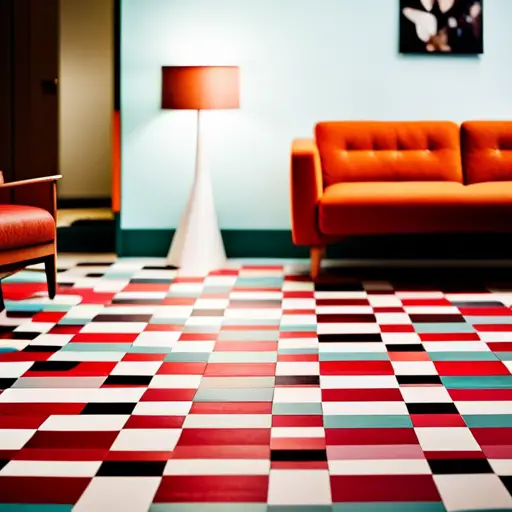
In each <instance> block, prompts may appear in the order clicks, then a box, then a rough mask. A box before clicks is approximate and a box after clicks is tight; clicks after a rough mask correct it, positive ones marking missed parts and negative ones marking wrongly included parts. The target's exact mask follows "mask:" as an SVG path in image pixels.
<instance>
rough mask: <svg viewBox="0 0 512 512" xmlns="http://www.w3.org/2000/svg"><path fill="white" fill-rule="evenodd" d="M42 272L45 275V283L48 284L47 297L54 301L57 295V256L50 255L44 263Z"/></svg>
mask: <svg viewBox="0 0 512 512" xmlns="http://www.w3.org/2000/svg"><path fill="white" fill-rule="evenodd" d="M44 271H45V273H46V282H47V284H48V296H49V297H50V299H54V298H55V295H56V293H57V256H56V255H55V254H52V255H51V256H48V257H47V258H46V259H45V261H44Z"/></svg>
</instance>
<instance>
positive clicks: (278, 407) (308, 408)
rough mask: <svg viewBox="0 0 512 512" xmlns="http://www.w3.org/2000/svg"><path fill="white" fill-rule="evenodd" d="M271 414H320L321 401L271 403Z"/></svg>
mask: <svg viewBox="0 0 512 512" xmlns="http://www.w3.org/2000/svg"><path fill="white" fill-rule="evenodd" d="M272 414H277V415H283V416H288V415H291V416H295V415H299V416H300V415H304V416H307V415H311V414H314V415H317V414H322V404H321V403H316V402H313V403H303V404H301V403H291V404H288V403H286V404H279V403H278V404H276V403H274V404H272Z"/></svg>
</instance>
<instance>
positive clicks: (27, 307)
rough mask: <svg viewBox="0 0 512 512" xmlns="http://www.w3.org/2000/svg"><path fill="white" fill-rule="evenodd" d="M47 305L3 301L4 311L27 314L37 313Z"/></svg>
mask: <svg viewBox="0 0 512 512" xmlns="http://www.w3.org/2000/svg"><path fill="white" fill-rule="evenodd" d="M46 306H47V304H36V303H30V302H28V303H27V302H25V301H12V300H5V309H7V311H11V312H12V311H16V312H18V311H26V312H27V313H34V314H35V313H39V312H41V311H43V310H44V309H45V307H46Z"/></svg>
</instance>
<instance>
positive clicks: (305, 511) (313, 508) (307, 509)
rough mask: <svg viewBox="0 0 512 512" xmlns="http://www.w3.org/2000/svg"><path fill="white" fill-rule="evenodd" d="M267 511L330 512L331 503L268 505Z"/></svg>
mask: <svg viewBox="0 0 512 512" xmlns="http://www.w3.org/2000/svg"><path fill="white" fill-rule="evenodd" d="M267 512H332V506H331V505H269V507H268V509H267Z"/></svg>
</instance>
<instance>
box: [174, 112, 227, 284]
mask: <svg viewBox="0 0 512 512" xmlns="http://www.w3.org/2000/svg"><path fill="white" fill-rule="evenodd" d="M201 132H202V129H201V112H200V111H198V113H197V145H196V170H195V175H194V184H193V186H192V190H191V191H190V195H189V198H188V202H187V206H186V208H185V212H184V213H183V216H182V217H181V220H180V224H179V226H178V230H177V231H176V233H175V234H174V237H173V239H172V244H171V248H170V249H169V253H168V255H167V264H168V265H172V266H175V267H178V268H179V274H181V275H187V276H203V275H206V274H208V273H209V272H211V271H212V270H218V269H221V268H223V267H224V266H225V264H226V251H225V250H224V244H223V242H222V236H221V233H220V229H219V224H218V222H217V214H216V212H215V204H214V201H213V191H212V183H211V178H210V172H209V168H208V166H207V165H206V162H205V158H204V154H203V148H202V145H201V139H202V133H201Z"/></svg>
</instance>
